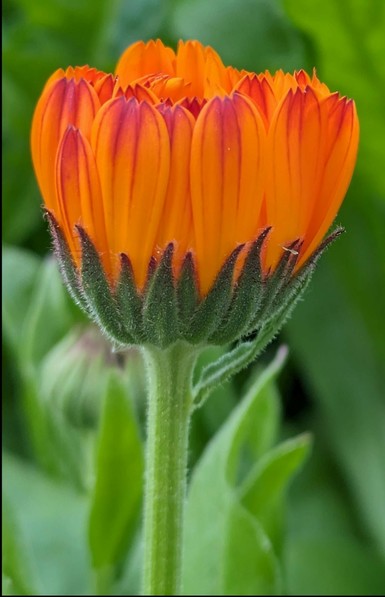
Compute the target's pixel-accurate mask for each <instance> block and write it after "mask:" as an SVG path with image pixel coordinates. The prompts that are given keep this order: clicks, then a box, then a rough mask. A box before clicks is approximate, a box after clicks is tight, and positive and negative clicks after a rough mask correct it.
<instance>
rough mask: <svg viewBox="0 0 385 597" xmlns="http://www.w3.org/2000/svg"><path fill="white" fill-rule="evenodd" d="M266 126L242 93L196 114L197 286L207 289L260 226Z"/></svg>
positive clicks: (193, 160) (193, 157) (193, 166)
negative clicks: (234, 250)
mask: <svg viewBox="0 0 385 597" xmlns="http://www.w3.org/2000/svg"><path fill="white" fill-rule="evenodd" d="M264 144H265V128H264V125H263V122H262V119H261V117H260V115H259V114H258V112H257V110H256V108H255V107H254V105H253V104H252V102H251V101H250V100H248V99H246V98H245V97H244V96H242V95H240V94H234V95H233V96H232V97H225V98H223V99H221V98H213V99H212V100H210V101H209V102H208V103H207V104H206V106H205V107H204V108H203V109H202V112H201V113H200V115H199V116H198V119H197V122H196V125H195V129H194V133H193V141H192V152H191V194H192V208H193V221H194V234H195V242H196V257H197V263H198V274H199V282H200V290H201V293H202V294H205V293H206V292H207V291H208V290H209V288H210V287H211V285H212V283H213V281H214V279H215V276H216V275H217V273H218V271H219V270H220V268H221V266H222V265H223V263H224V260H225V259H226V257H228V255H229V254H230V253H231V251H232V250H233V249H234V247H235V246H237V244H239V243H242V242H245V241H248V240H251V239H254V238H255V236H256V234H257V233H258V230H259V227H260V221H259V215H260V209H261V204H262V196H263V175H264V174H263V171H264V166H263V155H264Z"/></svg>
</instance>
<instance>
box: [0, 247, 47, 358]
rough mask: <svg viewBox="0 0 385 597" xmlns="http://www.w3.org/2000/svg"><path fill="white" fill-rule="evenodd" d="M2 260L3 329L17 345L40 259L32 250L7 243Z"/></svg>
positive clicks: (12, 343) (15, 346)
mask: <svg viewBox="0 0 385 597" xmlns="http://www.w3.org/2000/svg"><path fill="white" fill-rule="evenodd" d="M2 263H3V271H2V287H3V293H2V295H3V322H4V328H3V329H4V333H5V336H6V338H7V340H8V341H9V342H10V344H11V346H12V348H13V349H17V347H18V346H19V343H20V337H21V331H22V329H23V323H24V320H25V316H26V313H27V310H28V307H29V303H30V300H31V292H32V289H33V287H34V285H35V283H36V277H37V272H38V269H39V259H38V258H37V257H36V256H35V255H34V254H33V253H30V252H29V251H24V250H22V249H17V248H15V247H7V246H6V247H4V248H3V256H2Z"/></svg>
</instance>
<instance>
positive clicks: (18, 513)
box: [3, 454, 90, 595]
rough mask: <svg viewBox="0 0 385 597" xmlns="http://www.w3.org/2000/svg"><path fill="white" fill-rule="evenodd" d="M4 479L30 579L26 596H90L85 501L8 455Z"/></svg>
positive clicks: (4, 464)
mask: <svg viewBox="0 0 385 597" xmlns="http://www.w3.org/2000/svg"><path fill="white" fill-rule="evenodd" d="M3 479H4V487H5V495H6V498H7V501H8V502H10V503H11V504H12V508H13V514H14V517H15V519H16V520H17V522H18V527H19V529H20V534H21V536H22V538H23V545H24V548H23V550H24V549H25V553H26V557H27V562H26V570H25V572H26V573H27V570H28V568H27V564H28V562H29V563H30V567H31V571H32V574H33V579H34V581H35V582H34V587H33V589H35V591H36V592H35V593H33V592H32V593H28V594H29V595H30V594H37V595H82V594H89V591H90V571H89V567H88V554H87V546H86V541H85V537H86V500H85V497H84V496H81V495H79V494H78V493H76V492H74V491H73V490H71V489H70V488H69V487H67V486H65V485H63V484H61V483H57V482H54V481H52V480H51V479H49V478H48V477H46V476H45V475H43V474H41V473H40V472H39V471H38V470H37V469H35V468H34V467H32V466H31V465H28V464H25V463H23V462H22V461H21V460H20V459H18V458H16V457H14V456H11V455H9V454H4V455H3ZM22 553H23V552H21V554H20V555H22ZM29 588H32V587H29ZM17 594H19V593H17Z"/></svg>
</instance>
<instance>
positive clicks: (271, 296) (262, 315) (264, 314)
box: [250, 239, 302, 332]
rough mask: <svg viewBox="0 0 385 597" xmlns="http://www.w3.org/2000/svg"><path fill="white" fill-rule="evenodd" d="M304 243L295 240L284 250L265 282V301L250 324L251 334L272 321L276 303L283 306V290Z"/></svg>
mask: <svg viewBox="0 0 385 597" xmlns="http://www.w3.org/2000/svg"><path fill="white" fill-rule="evenodd" d="M301 244H302V242H301V241H300V240H298V239H297V240H295V241H294V242H292V243H291V244H290V245H289V246H288V247H287V248H285V249H284V251H283V253H282V255H281V258H280V260H279V261H278V264H277V267H276V268H275V269H274V270H273V272H271V273H269V274H268V275H267V276H266V278H265V280H264V291H263V300H262V305H261V309H260V312H259V313H257V315H256V317H254V318H253V320H252V321H251V324H250V332H252V331H253V330H255V329H257V328H259V327H260V326H261V325H262V324H263V322H264V321H268V320H270V319H271V318H272V317H274V314H275V309H274V307H273V306H274V305H275V301H276V299H277V302H278V303H279V304H280V305H282V303H283V298H284V297H283V293H282V292H281V291H282V289H283V288H284V287H285V286H286V285H287V284H288V282H289V280H290V279H291V276H292V273H293V271H294V268H295V264H296V263H297V261H298V256H299V248H300V246H301Z"/></svg>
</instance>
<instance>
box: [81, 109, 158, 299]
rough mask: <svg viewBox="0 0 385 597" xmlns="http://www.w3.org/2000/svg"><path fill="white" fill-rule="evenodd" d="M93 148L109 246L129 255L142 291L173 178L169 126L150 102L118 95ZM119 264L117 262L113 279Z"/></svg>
mask: <svg viewBox="0 0 385 597" xmlns="http://www.w3.org/2000/svg"><path fill="white" fill-rule="evenodd" d="M91 145H92V148H93V150H94V153H95V158H96V164H97V168H98V172H99V177H100V185H101V190H102V198H103V206H104V218H105V222H106V234H107V241H108V246H109V247H110V251H111V252H112V253H113V254H114V255H116V256H117V255H118V254H119V253H121V252H125V253H128V255H129V257H130V259H131V261H132V264H133V269H134V274H135V278H136V282H137V284H138V286H139V287H140V288H142V287H143V285H144V283H145V280H146V273H147V266H148V263H149V260H150V257H151V255H152V254H153V251H154V247H155V244H156V235H157V233H158V228H159V222H160V219H161V215H162V210H163V205H164V201H165V194H166V188H167V181H168V175H169V165H170V142H169V137H168V132H167V127H166V124H165V122H164V119H163V118H162V116H161V115H160V114H159V112H158V111H157V110H156V109H155V108H153V107H152V106H151V105H149V104H148V103H146V102H141V103H138V101H137V100H136V99H134V98H132V99H130V100H126V98H124V97H119V98H117V99H114V100H111V101H110V102H107V103H106V104H104V106H103V107H102V108H101V110H100V111H99V113H98V115H97V117H96V119H95V123H94V126H93V130H92V140H91ZM117 263H118V262H117V259H115V262H114V264H113V268H114V276H116V275H117V267H118V265H117Z"/></svg>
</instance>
